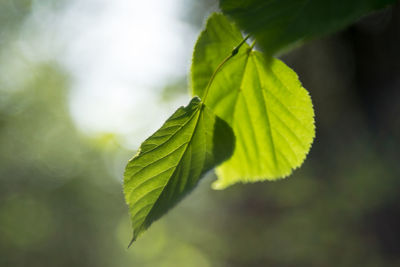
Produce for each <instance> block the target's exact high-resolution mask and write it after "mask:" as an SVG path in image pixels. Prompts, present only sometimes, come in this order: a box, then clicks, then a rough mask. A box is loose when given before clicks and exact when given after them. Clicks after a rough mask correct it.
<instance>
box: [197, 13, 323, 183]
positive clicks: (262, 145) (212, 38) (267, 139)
mask: <svg viewBox="0 0 400 267" xmlns="http://www.w3.org/2000/svg"><path fill="white" fill-rule="evenodd" d="M242 39H243V37H242V35H241V34H240V31H239V30H238V29H237V28H236V27H235V26H234V25H233V24H231V23H230V22H229V21H228V20H227V19H226V18H225V17H224V16H223V15H221V14H214V15H212V16H211V17H210V19H209V20H208V22H207V26H206V29H205V30H204V31H203V32H202V33H201V35H200V37H199V40H198V41H197V44H196V46H195V51H194V55H193V65H192V85H193V94H195V95H199V96H203V94H204V90H205V80H204V79H202V77H201V76H203V75H205V74H209V73H210V72H212V70H215V69H216V67H217V66H218V64H219V63H220V62H221V61H222V60H223V59H224V57H226V55H229V53H230V52H229V50H232V48H233V44H236V45H237V44H238V43H239V42H240V41H241V40H242ZM225 50H227V51H226V52H225ZM222 51H223V52H222ZM205 104H207V106H208V107H209V108H210V109H212V110H213V111H214V113H215V114H216V115H217V116H219V117H221V118H222V119H223V120H225V121H226V122H228V123H229V125H230V126H231V127H232V129H233V131H234V134H235V136H236V146H235V151H234V154H233V156H232V157H231V158H230V159H229V160H228V161H226V162H225V163H223V164H222V165H221V166H220V167H218V168H217V174H218V180H217V181H216V182H215V183H214V184H213V186H214V188H216V189H221V188H225V187H227V186H229V185H232V184H234V183H236V182H255V181H262V180H274V179H277V178H280V177H285V176H287V175H289V174H290V173H291V172H292V170H293V169H294V168H297V167H299V166H300V165H301V164H302V162H303V161H304V159H305V157H306V155H307V153H308V151H309V150H310V147H311V143H312V141H313V138H314V135H315V127H314V111H313V107H312V103H311V99H310V96H309V95H308V92H307V91H306V90H305V89H304V88H303V87H302V86H301V83H300V82H299V80H298V77H297V75H296V73H295V72H294V71H292V70H291V69H290V68H289V67H287V66H286V65H285V64H284V63H282V62H281V61H280V60H278V59H273V58H270V60H269V61H267V60H266V59H265V57H264V56H263V55H262V54H261V53H260V52H257V51H253V50H252V48H250V47H249V46H248V45H247V44H245V45H243V46H242V47H241V49H240V51H239V53H238V54H237V55H236V56H235V57H233V58H232V59H231V60H229V61H228V62H226V64H225V65H224V66H223V68H222V70H221V71H220V72H219V73H218V74H217V75H216V77H215V79H214V81H213V83H212V84H211V86H210V88H209V93H208V95H207V99H206V100H205Z"/></svg>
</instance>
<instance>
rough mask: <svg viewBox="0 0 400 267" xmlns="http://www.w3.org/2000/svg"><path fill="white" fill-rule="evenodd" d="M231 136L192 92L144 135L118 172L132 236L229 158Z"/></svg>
mask: <svg viewBox="0 0 400 267" xmlns="http://www.w3.org/2000/svg"><path fill="white" fill-rule="evenodd" d="M234 140H235V138H234V135H233V132H232V129H231V128H230V127H229V125H228V124H227V123H226V122H224V121H223V120H221V119H220V118H218V117H216V116H215V115H214V114H213V112H212V111H211V110H210V109H208V108H207V107H206V106H205V105H204V104H203V103H202V102H201V101H200V99H199V98H197V97H195V98H193V99H192V100H191V102H190V103H189V105H188V106H186V107H180V108H179V109H178V110H177V111H176V112H175V113H174V114H173V115H172V116H171V117H170V118H169V119H168V120H167V121H166V122H165V123H164V125H163V126H162V127H161V128H160V129H159V130H158V131H157V132H155V133H154V134H153V135H152V136H150V137H149V138H148V139H147V140H146V141H144V142H143V143H142V145H141V147H140V150H139V152H138V154H137V155H136V156H134V157H133V158H132V159H131V160H130V161H129V163H128V165H127V167H126V170H125V175H124V193H125V198H126V202H127V203H128V205H129V210H130V213H131V220H132V226H133V239H132V242H133V241H134V240H135V239H136V238H137V237H138V236H139V235H140V234H141V233H142V232H143V231H144V230H146V229H147V228H148V227H149V226H150V225H151V223H152V222H153V221H155V220H157V219H158V218H160V217H161V216H162V215H164V214H165V213H166V212H167V211H168V210H169V209H170V208H171V207H173V206H174V205H175V204H176V203H177V202H178V201H179V200H180V199H182V197H183V196H184V195H185V194H187V193H188V192H190V191H191V190H192V189H193V188H194V187H195V186H196V185H197V183H198V182H199V180H200V178H201V177H202V175H204V173H205V172H207V171H208V170H210V169H212V168H214V167H215V166H216V165H218V164H220V163H221V162H222V161H224V160H226V159H227V158H229V157H230V156H231V155H232V152H233V149H234V144H235V141H234Z"/></svg>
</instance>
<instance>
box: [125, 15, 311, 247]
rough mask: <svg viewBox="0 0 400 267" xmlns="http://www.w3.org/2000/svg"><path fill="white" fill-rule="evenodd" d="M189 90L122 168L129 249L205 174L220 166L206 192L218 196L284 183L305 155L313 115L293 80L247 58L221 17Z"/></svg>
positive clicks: (206, 37)
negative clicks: (230, 189) (252, 185)
mask: <svg viewBox="0 0 400 267" xmlns="http://www.w3.org/2000/svg"><path fill="white" fill-rule="evenodd" d="M238 44H240V46H239V47H240V49H239V47H237V46H238ZM234 47H236V49H234V50H233V52H232V49H233V48H234ZM231 53H232V54H231ZM229 55H230V56H229ZM227 56H228V57H229V60H224V59H226V57H227ZM221 62H224V63H223V66H222V65H221V66H220V64H221ZM218 66H220V68H219V67H218ZM216 70H218V71H217V72H216ZM211 77H212V79H211ZM210 79H211V82H210ZM192 87H193V95H195V97H194V98H193V99H192V100H191V102H190V103H189V105H188V106H186V107H181V108H179V109H178V110H177V111H176V112H175V113H174V114H173V115H172V116H171V117H170V118H169V119H168V120H167V121H166V122H165V123H164V125H163V126H162V127H161V128H160V129H159V130H158V131H157V132H155V133H154V134H153V135H152V136H150V137H149V138H148V139H147V140H146V141H145V142H144V143H143V144H142V145H141V147H140V150H139V152H138V154H137V155H136V156H134V157H133V158H132V159H131V160H130V161H129V163H128V165H127V167H126V171H125V177H124V193H125V197H126V201H127V203H128V205H129V209H130V213H131V219H132V224H133V240H132V241H134V240H135V239H136V238H137V236H139V235H140V234H141V233H142V232H143V231H144V230H146V229H147V228H148V227H149V226H150V225H151V223H152V222H153V221H155V220H157V219H158V218H160V217H161V216H162V215H164V214H165V213H166V212H167V211H168V210H169V209H170V208H171V207H173V206H174V205H175V204H176V203H177V202H178V201H179V200H180V199H182V197H183V196H184V195H185V194H187V193H188V192H190V191H191V190H192V189H193V188H194V187H195V186H196V185H197V183H198V182H199V180H200V179H201V177H202V176H203V175H204V174H205V173H206V172H207V171H209V170H210V169H212V168H214V167H216V166H218V165H219V166H218V167H217V175H218V180H217V181H216V182H215V183H214V184H213V187H214V188H218V189H221V188H225V187H227V186H229V185H232V184H234V183H237V182H248V181H251V182H254V181H261V180H266V179H269V180H272V179H276V178H280V177H285V176H287V175H289V174H290V173H291V172H292V170H293V169H294V168H296V167H298V166H300V165H301V163H302V162H303V160H304V158H305V156H306V154H307V153H308V151H309V149H310V146H311V143H312V140H313V138H314V132H315V130H314V112H313V108H312V104H311V99H310V97H309V95H308V93H307V91H306V90H305V89H304V88H303V87H302V86H301V84H300V82H299V80H298V78H297V75H296V74H295V73H294V72H293V71H292V70H291V69H290V68H289V67H287V66H286V65H285V64H284V63H282V62H281V61H279V60H277V59H273V58H269V59H266V58H265V57H263V55H262V54H261V53H260V52H257V51H254V50H253V48H252V47H250V46H249V45H248V44H247V43H245V42H243V36H242V34H241V33H240V31H239V29H238V28H237V27H236V26H235V25H234V24H232V23H231V22H230V21H228V19H227V18H226V17H224V16H223V15H222V14H213V15H212V16H211V17H210V18H209V20H208V22H207V25H206V29H205V30H204V31H203V32H202V33H201V35H200V37H199V39H198V41H197V43H196V46H195V50H194V54H193V63H192ZM197 96H200V97H201V98H202V99H200V98H198V97H197ZM221 163H222V164H221Z"/></svg>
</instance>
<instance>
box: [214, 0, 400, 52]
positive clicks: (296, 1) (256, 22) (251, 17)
mask: <svg viewBox="0 0 400 267" xmlns="http://www.w3.org/2000/svg"><path fill="white" fill-rule="evenodd" d="M394 2H396V0H352V1H348V0H329V1H326V0H325V1H322V0H317V1H309V0H280V1H275V0H239V1H238V0H221V1H220V6H221V9H222V10H223V12H224V13H226V14H228V15H230V16H232V18H234V19H235V20H236V21H237V22H238V23H239V25H240V26H241V27H242V28H243V29H244V30H246V31H247V32H249V33H251V34H254V36H255V38H256V39H257V41H258V42H259V43H260V46H261V47H262V48H263V50H264V52H265V53H267V54H271V55H272V54H275V53H276V52H278V51H280V50H282V49H285V48H286V49H287V48H288V46H292V45H293V44H294V43H296V42H299V41H307V40H310V39H313V38H315V37H319V36H323V35H326V34H328V33H332V32H335V31H337V30H339V29H341V28H343V27H344V26H346V25H348V24H350V23H352V22H355V21H357V20H358V19H360V17H361V16H363V15H365V14H368V13H369V12H371V11H373V10H375V9H380V8H382V7H385V6H387V5H389V4H391V3H394Z"/></svg>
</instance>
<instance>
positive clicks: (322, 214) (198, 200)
mask: <svg viewBox="0 0 400 267" xmlns="http://www.w3.org/2000/svg"><path fill="white" fill-rule="evenodd" d="M121 1H122V2H124V0H120V1H115V3H116V2H121ZM72 2H74V4H76V3H78V4H80V3H84V4H85V5H83V6H84V7H86V8H87V14H91V13H96V12H99V11H98V9H97V7H98V6H99V2H101V1H94V0H81V1H78V0H75V1H71V2H69V1H55V0H54V1H52V0H40V1H39V0H37V1H34V0H0V266H152V267H153V266H202V267H203V266H287V267H289V266H400V244H399V240H400V229H399V226H400V164H399V159H400V49H399V47H400V6H399V5H398V4H397V5H396V6H394V7H392V8H389V9H386V10H383V11H381V12H379V13H376V14H372V15H370V16H368V17H366V18H364V19H363V20H361V21H360V22H358V23H357V24H355V25H352V26H351V27H349V28H347V29H345V30H344V31H342V32H339V33H337V34H335V35H333V36H329V37H327V38H324V39H322V40H317V41H314V42H311V43H309V44H306V45H304V46H302V47H300V48H298V49H296V50H294V51H292V52H291V53H289V54H287V55H285V56H283V60H284V61H285V62H286V63H287V64H288V65H289V66H291V67H292V68H294V69H295V71H296V72H297V73H298V74H299V76H300V79H301V81H302V82H303V85H304V86H305V87H306V88H307V89H308V90H309V91H310V94H311V96H312V99H313V102H314V107H315V111H316V121H317V137H316V140H315V142H314V145H313V147H312V149H311V152H310V154H309V156H308V159H307V160H306V162H305V164H304V165H303V166H302V168H300V169H299V170H297V171H295V173H294V174H293V175H292V176H291V177H289V178H287V179H285V180H280V181H277V182H264V183H256V184H246V185H235V186H233V187H231V188H228V189H226V190H223V191H213V190H211V189H210V184H211V182H212V181H213V180H214V179H215V177H214V176H213V174H210V175H209V176H208V177H206V178H204V180H203V181H202V182H201V183H200V186H199V187H198V188H197V189H196V190H195V191H194V192H193V193H192V194H190V195H189V196H188V197H187V198H185V199H184V200H183V201H182V202H181V203H180V204H179V205H178V206H177V207H176V208H174V209H173V210H172V211H170V212H169V213H168V215H167V216H165V217H163V218H162V219H161V220H160V221H158V222H156V223H154V225H153V226H152V227H151V228H150V229H149V231H148V232H147V233H146V234H144V235H143V236H142V237H141V238H140V239H139V240H138V241H137V242H136V243H135V244H134V245H133V247H131V248H130V249H127V248H126V247H127V245H128V243H129V241H130V238H131V228H130V222H129V215H128V209H127V206H126V205H125V204H124V200H123V195H122V187H121V181H122V173H123V168H124V165H125V163H126V162H127V160H128V159H129V158H130V157H131V156H132V155H133V154H134V153H135V149H136V148H137V144H140V142H141V141H142V136H144V135H146V134H148V133H151V132H152V131H154V130H155V129H156V128H154V126H153V125H150V124H146V121H145V118H140V116H139V117H137V116H136V117H134V119H132V120H131V121H129V122H128V121H124V123H126V124H132V125H136V124H138V123H139V121H137V120H142V121H141V122H140V123H141V124H140V125H141V126H140V127H137V128H135V129H134V131H131V132H128V133H124V134H121V132H118V131H117V130H115V131H114V130H113V129H112V128H109V129H108V130H107V131H105V130H103V131H99V130H92V131H87V129H82V127H80V126H79V125H80V124H82V123H79V117H80V116H85V114H83V113H84V112H83V113H82V114H81V115H80V113H79V112H76V111H75V113H74V112H73V111H71V109H72V107H74V106H75V105H76V103H75V102H74V101H75V98H74V97H71V92H72V91H73V90H72V89H71V88H74V83H75V82H76V81H75V79H74V77H75V76H76V75H79V74H85V73H84V72H85V70H84V69H79V68H78V71H79V73H78V74H76V73H74V72H73V71H71V69H70V68H68V67H66V65H65V64H64V63H63V62H64V61H63V59H62V58H63V57H64V56H65V53H64V52H65V51H68V49H67V46H68V45H67V44H64V43H63V42H62V41H63V40H64V39H62V38H61V39H57V38H55V37H54V39H52V38H53V37H52V36H53V35H55V34H56V32H57V31H54V30H53V31H50V34H47V35H46V36H47V37H46V39H41V38H40V36H41V34H42V33H43V32H46V31H48V28H50V27H52V26H53V24H55V23H57V21H58V19H59V14H64V13H63V12H66V11H68V10H69V6H70V5H71V3H72ZM103 2H104V1H103ZM110 2H114V1H110ZM125 2H127V1H125ZM135 2H136V1H135ZM153 2H154V1H153ZM174 3H175V6H174V7H177V10H176V12H175V13H174V15H175V16H176V19H177V20H179V21H181V23H182V24H183V25H186V27H187V28H185V29H184V30H182V31H181V32H180V34H181V35H185V34H188V31H189V30H190V34H189V35H190V36H193V37H191V38H192V39H190V38H186V39H185V38H182V44H183V46H184V47H186V48H185V49H187V50H185V51H184V52H183V54H185V55H184V56H185V57H186V58H184V59H183V61H184V62H186V63H187V64H186V67H185V68H186V70H187V69H188V68H189V64H190V52H191V49H192V47H193V45H194V41H195V39H194V38H195V37H196V35H197V34H198V33H199V31H200V29H201V25H202V22H203V20H204V19H205V18H206V16H207V14H209V13H210V12H211V11H213V10H215V9H216V8H217V6H218V4H217V3H216V1H213V0H208V1H201V2H200V1H194V0H193V1H191V0H176V1H175V2H174ZM111 5H112V4H111ZM133 8H137V9H138V10H139V11H140V8H141V5H140V4H139V3H136V4H135V5H133ZM152 8H153V9H152ZM156 10H157V2H154V5H153V6H151V5H150V8H149V9H148V10H146V12H149V13H148V14H146V16H148V17H149V19H150V20H151V19H152V16H155V14H154V13H152V11H156ZM136 11H137V10H136ZM158 12H163V11H162V10H158ZM70 15H71V14H70ZM73 15H74V14H72V16H70V17H69V18H70V20H67V21H66V22H65V21H64V22H63V23H66V24H72V25H74V27H77V28H79V27H80V26H81V24H80V23H86V24H85V25H87V24H88V23H89V24H90V23H92V24H94V25H96V24H97V23H99V22H98V21H96V20H91V21H89V22H87V21H84V19H85V18H83V20H82V18H80V20H75V19H74V16H73ZM44 18H46V19H44ZM49 18H51V19H49ZM38 25H39V26H38ZM82 25H83V24H82ZM101 25H102V24H100V25H99V26H98V30H99V31H102V28H101V27H102V26H101ZM112 26H113V27H118V24H115V25H112ZM137 27H142V28H143V29H144V30H146V23H144V24H143V25H137ZM57 29H59V28H57ZM155 29H157V28H155ZM188 29H189V30H188ZM57 34H59V32H58V33H57ZM124 34H125V35H129V32H124ZM38 36H39V37H38ZM67 37H68V40H69V42H74V41H75V40H74V36H73V35H72V36H70V35H67ZM67 37H66V38H67ZM71 38H72V39H71ZM142 38H144V39H145V36H144V37H143V36H134V42H138V43H140V42H141V41H142ZM55 39H57V42H58V43H59V45H57V46H56V47H54V46H53V41H52V40H54V42H56V41H55ZM60 40H61V41H60ZM164 41H165V40H161V41H158V42H160V43H159V44H158V46H160V47H161V48H162V47H163V42H164ZM64 49H66V50H64ZM161 51H162V50H161ZM83 52H85V51H83ZM150 52H151V51H150ZM83 55H84V53H82V56H83ZM95 56H96V57H99V58H101V57H102V55H101V54H98V55H95ZM126 60H127V61H129V62H134V61H135V60H136V58H129V57H127V58H126ZM152 60H153V62H152V64H154V65H157V61H154V59H152ZM106 67H108V68H110V69H112V68H114V67H115V66H106ZM169 67H170V68H174V67H175V65H174V62H171V63H170V64H169ZM127 68H128V72H129V71H130V70H129V65H128V67H127ZM106 71H107V69H106ZM132 73H133V70H132ZM176 73H178V74H176V75H175V76H174V77H173V78H171V79H163V80H162V81H161V82H159V84H158V86H154V87H151V86H148V87H146V90H153V92H154V95H157V96H159V97H158V98H154V99H151V98H149V99H148V101H153V102H157V103H160V105H163V107H164V109H163V110H164V111H165V112H164V113H165V114H163V115H162V118H161V121H162V119H164V118H166V117H167V116H168V114H169V112H170V111H171V110H174V109H176V108H177V103H176V101H175V102H174V99H175V100H176V99H183V100H182V103H181V104H184V103H185V102H186V99H187V97H188V96H187V82H186V80H187V78H186V75H187V72H186V71H185V69H184V70H183V71H182V69H181V68H178V71H177V72H176ZM97 77H98V78H99V79H100V78H101V77H100V76H94V79H97ZM154 79H155V80H158V77H154ZM108 90H109V91H108V92H107V93H108V94H110V93H111V94H112V93H113V90H114V88H113V87H112V86H110V87H108ZM99 94H101V92H100V93H99ZM129 97H135V94H133V95H127V96H126V98H129ZM93 101H95V98H94V100H93ZM88 104H89V103H88ZM117 104H118V103H117ZM149 105H151V104H150V103H149ZM112 107H113V106H110V107H104V109H107V108H110V109H112ZM110 112H112V110H110ZM143 112H146V111H143ZM72 113H74V114H75V116H72V115H71V114H72ZM76 114H78V115H76ZM86 116H87V114H86ZM117 116H118V114H117ZM121 116H122V114H121ZM155 116H157V115H155ZM77 117H78V118H77ZM116 119H117V118H116ZM97 120H99V123H101V122H102V120H101V118H99V119H97ZM143 125H144V126H143ZM146 125H147V126H146ZM158 125H159V124H158ZM133 132H135V133H136V132H141V133H140V134H137V135H136V134H133ZM139 136H140V137H139ZM127 144H128V145H127ZM129 144H136V145H129Z"/></svg>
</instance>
